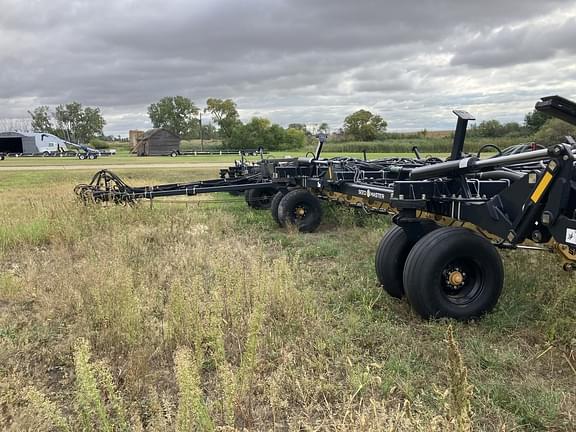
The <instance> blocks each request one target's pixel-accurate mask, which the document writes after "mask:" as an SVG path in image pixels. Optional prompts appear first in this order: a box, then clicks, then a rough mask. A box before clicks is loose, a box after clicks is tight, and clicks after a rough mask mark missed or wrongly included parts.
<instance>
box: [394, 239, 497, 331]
mask: <svg viewBox="0 0 576 432" xmlns="http://www.w3.org/2000/svg"><path fill="white" fill-rule="evenodd" d="M403 281H404V290H405V292H406V297H407V298H408V301H409V302H410V304H411V305H412V308H413V309H414V310H415V311H416V312H417V313H418V314H420V315H421V316H422V317H423V318H439V317H448V318H454V319H457V320H463V321H464V320H469V319H473V318H479V317H481V316H482V315H484V314H485V313H487V312H489V311H490V310H492V308H493V307H494V306H495V305H496V303H497V302H498V298H499V297H500V293H501V292H502V285H503V281H504V269H503V266H502V260H501V258H500V255H499V254H498V251H497V250H496V248H495V247H494V246H493V245H492V244H491V243H490V242H489V241H488V240H486V239H485V238H482V237H480V236H479V235H477V234H474V233H473V232H472V231H469V230H467V229H465V228H439V229H437V230H435V231H432V232H431V233H429V234H427V235H425V236H424V237H422V239H420V240H419V241H418V242H417V243H416V244H415V245H414V247H413V248H412V250H411V251H410V253H409V254H408V258H407V260H406V264H405V266H404V278H403Z"/></svg>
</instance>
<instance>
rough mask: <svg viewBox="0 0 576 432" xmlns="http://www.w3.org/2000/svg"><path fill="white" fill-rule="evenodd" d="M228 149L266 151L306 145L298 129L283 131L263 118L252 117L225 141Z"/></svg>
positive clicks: (302, 134) (303, 136)
mask: <svg viewBox="0 0 576 432" xmlns="http://www.w3.org/2000/svg"><path fill="white" fill-rule="evenodd" d="M226 143H227V145H228V147H230V148H237V149H242V148H258V147H262V148H264V149H267V150H284V149H296V148H300V147H303V146H304V144H305V143H306V134H305V133H304V132H303V131H301V130H298V129H284V128H283V127H281V126H279V125H277V124H272V123H271V122H270V120H268V119H265V118H259V117H254V118H252V120H250V121H249V122H248V123H246V124H245V125H242V124H240V125H239V126H237V127H236V128H234V130H233V131H232V136H231V137H230V139H229V140H227V141H226Z"/></svg>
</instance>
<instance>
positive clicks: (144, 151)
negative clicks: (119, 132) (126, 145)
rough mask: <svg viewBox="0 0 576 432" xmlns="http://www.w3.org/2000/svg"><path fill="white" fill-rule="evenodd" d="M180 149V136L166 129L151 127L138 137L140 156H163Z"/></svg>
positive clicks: (137, 151)
mask: <svg viewBox="0 0 576 432" xmlns="http://www.w3.org/2000/svg"><path fill="white" fill-rule="evenodd" d="M179 151H180V137H179V136H178V135H176V134H174V133H172V132H170V131H168V130H166V129H160V128H156V129H149V130H147V131H146V132H144V134H143V135H142V136H141V137H140V138H138V145H137V147H136V154H137V155H138V156H161V155H169V154H171V153H172V152H179Z"/></svg>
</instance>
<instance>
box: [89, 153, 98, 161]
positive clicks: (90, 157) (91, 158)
mask: <svg viewBox="0 0 576 432" xmlns="http://www.w3.org/2000/svg"><path fill="white" fill-rule="evenodd" d="M88 159H90V160H94V159H96V155H95V154H94V153H90V154H89V155H88Z"/></svg>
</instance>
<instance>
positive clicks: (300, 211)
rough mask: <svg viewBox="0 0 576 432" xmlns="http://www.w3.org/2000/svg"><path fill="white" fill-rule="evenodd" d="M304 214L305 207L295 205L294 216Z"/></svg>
mask: <svg viewBox="0 0 576 432" xmlns="http://www.w3.org/2000/svg"><path fill="white" fill-rule="evenodd" d="M305 215H306V209H305V208H304V207H297V208H296V216H298V217H303V216H305Z"/></svg>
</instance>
